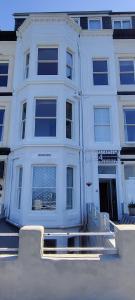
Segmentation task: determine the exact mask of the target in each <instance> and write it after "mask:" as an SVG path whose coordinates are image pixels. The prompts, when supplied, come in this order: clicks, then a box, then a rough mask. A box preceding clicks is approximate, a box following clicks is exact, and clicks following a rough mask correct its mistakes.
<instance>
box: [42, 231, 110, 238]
mask: <svg viewBox="0 0 135 300" xmlns="http://www.w3.org/2000/svg"><path fill="white" fill-rule="evenodd" d="M45 236H68V237H69V236H112V237H115V234H114V232H112V231H110V232H46V233H44V237H45Z"/></svg>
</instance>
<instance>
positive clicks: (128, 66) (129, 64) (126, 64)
mask: <svg viewBox="0 0 135 300" xmlns="http://www.w3.org/2000/svg"><path fill="white" fill-rule="evenodd" d="M119 63H120V72H134V62H133V61H132V60H123V61H120V62H119Z"/></svg>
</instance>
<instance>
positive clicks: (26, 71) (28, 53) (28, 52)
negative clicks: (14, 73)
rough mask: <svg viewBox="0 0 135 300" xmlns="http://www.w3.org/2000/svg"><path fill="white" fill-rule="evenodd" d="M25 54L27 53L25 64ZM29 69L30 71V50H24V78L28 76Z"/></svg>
mask: <svg viewBox="0 0 135 300" xmlns="http://www.w3.org/2000/svg"><path fill="white" fill-rule="evenodd" d="M27 55H29V61H28V64H26V62H27ZM29 71H30V50H27V51H26V52H25V69H24V78H25V79H28V78H29Z"/></svg>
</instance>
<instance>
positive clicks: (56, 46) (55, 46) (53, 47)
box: [37, 45, 59, 76]
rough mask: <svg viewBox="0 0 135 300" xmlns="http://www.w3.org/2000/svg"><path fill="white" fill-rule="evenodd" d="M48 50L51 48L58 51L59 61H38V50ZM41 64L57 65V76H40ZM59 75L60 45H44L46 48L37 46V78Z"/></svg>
mask: <svg viewBox="0 0 135 300" xmlns="http://www.w3.org/2000/svg"><path fill="white" fill-rule="evenodd" d="M48 48H50V49H57V50H58V59H57V60H46V59H44V60H43V59H42V60H39V59H38V50H39V49H48ZM39 63H46V64H47V63H48V64H49V63H57V70H58V71H57V74H50V75H46V74H43V75H41V74H38V64H39ZM57 75H59V47H58V45H44V46H40V45H38V46H37V76H57Z"/></svg>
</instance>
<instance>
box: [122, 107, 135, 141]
mask: <svg viewBox="0 0 135 300" xmlns="http://www.w3.org/2000/svg"><path fill="white" fill-rule="evenodd" d="M125 110H134V111H135V107H133V106H132V107H131V106H125V107H123V123H124V141H125V143H126V144H135V141H126V135H125V127H126V126H131V127H132V126H133V127H135V124H126V123H125Z"/></svg>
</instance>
